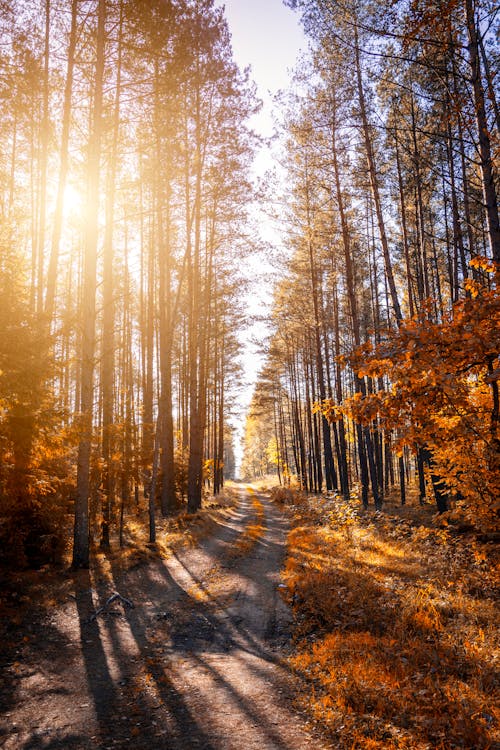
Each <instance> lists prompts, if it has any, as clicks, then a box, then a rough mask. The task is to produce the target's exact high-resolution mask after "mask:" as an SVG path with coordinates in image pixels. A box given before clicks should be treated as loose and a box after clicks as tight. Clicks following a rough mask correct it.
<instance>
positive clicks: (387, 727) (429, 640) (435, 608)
mask: <svg viewBox="0 0 500 750" xmlns="http://www.w3.org/2000/svg"><path fill="white" fill-rule="evenodd" d="M291 513H292V514H293V519H294V524H293V526H294V527H293V530H292V531H291V532H290V535H289V540H288V558H287V564H286V569H285V572H284V580H285V583H286V584H287V586H288V591H289V598H290V602H291V603H292V605H293V607H294V610H295V614H296V631H295V638H296V644H295V645H296V649H295V653H294V656H293V657H292V659H291V664H292V667H293V669H294V670H295V671H296V672H297V673H298V674H300V675H301V676H302V677H304V678H305V689H304V691H303V694H302V696H301V701H302V703H304V704H305V705H306V706H307V708H308V710H309V711H310V713H311V714H312V716H313V717H314V718H315V719H316V720H317V721H318V722H319V723H321V724H322V725H323V726H324V727H326V728H327V730H328V731H329V733H330V734H331V736H332V739H333V740H334V742H335V747H338V748H340V749H341V750H342V749H343V748H346V749H347V748H348V749H349V750H355V749H356V748H359V749H361V748H363V749H365V750H379V749H380V750H382V748H383V749H384V750H396V749H398V750H403V749H404V750H424V749H426V750H427V749H430V748H436V749H439V750H449V749H450V750H451V748H470V749H471V750H472V749H473V748H474V750H479V749H480V748H481V749H484V750H486V749H488V748H491V749H492V748H493V747H495V746H497V745H496V744H495V741H498V740H499V734H498V722H499V718H500V716H499V713H498V672H496V671H495V666H496V665H497V663H498V661H497V660H498V628H497V619H496V618H497V611H496V608H495V585H496V583H497V582H498V578H497V572H498V569H497V568H496V567H495V553H494V550H493V548H492V547H491V546H488V545H486V544H481V543H479V542H478V541H477V540H476V539H475V538H474V537H472V536H468V537H467V538H465V537H463V536H460V535H457V534H456V533H454V532H453V530H452V529H449V528H447V527H446V526H444V527H443V526H441V525H440V526H433V525H432V510H431V509H430V508H427V507H424V508H423V509H420V508H418V507H415V506H410V507H406V508H404V509H402V511H401V512H400V511H399V509H396V508H395V507H394V508H392V512H391V509H389V512H386V513H383V514H380V513H374V512H371V511H370V512H367V513H362V512H360V510H359V509H358V506H357V505H355V504H345V503H344V502H343V501H342V500H341V499H340V498H310V499H307V500H305V501H303V502H300V503H298V504H296V505H293V506H291ZM419 517H421V518H422V521H423V525H419V523H418V521H419Z"/></svg>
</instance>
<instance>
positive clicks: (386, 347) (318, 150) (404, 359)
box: [258, 0, 499, 510]
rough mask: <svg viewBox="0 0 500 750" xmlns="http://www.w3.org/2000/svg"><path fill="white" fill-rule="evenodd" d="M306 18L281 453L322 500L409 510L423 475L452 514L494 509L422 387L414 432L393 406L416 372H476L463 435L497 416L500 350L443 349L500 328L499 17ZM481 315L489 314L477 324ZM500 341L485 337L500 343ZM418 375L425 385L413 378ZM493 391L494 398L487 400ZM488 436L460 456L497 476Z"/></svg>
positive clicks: (279, 315) (419, 9) (341, 13)
mask: <svg viewBox="0 0 500 750" xmlns="http://www.w3.org/2000/svg"><path fill="white" fill-rule="evenodd" d="M288 4H289V5H290V6H291V7H293V8H296V9H298V10H299V11H300V12H301V14H302V20H303V23H304V27H305V29H306V32H307V33H308V34H309V36H310V39H311V54H310V61H309V63H308V66H309V67H306V65H303V66H302V70H301V73H300V76H298V79H297V86H296V91H297V92H298V93H296V94H294V95H293V96H292V95H291V96H290V98H289V102H288V104H287V106H286V108H285V110H284V130H285V133H286V135H287V139H288V140H287V146H286V153H285V154H284V157H283V160H284V162H285V163H286V167H287V170H288V176H289V185H291V196H287V201H286V203H287V205H288V208H289V211H288V214H287V216H286V219H285V224H284V226H285V227H286V228H287V230H288V246H289V249H290V262H289V266H288V270H287V273H286V278H285V279H284V280H283V281H282V282H281V283H280V284H279V285H278V289H277V292H276V296H275V299H276V304H275V309H274V311H273V326H274V338H273V343H272V346H271V350H270V354H269V358H268V362H267V365H266V369H265V372H266V373H267V374H266V375H265V376H263V377H264V381H265V382H266V383H268V378H269V373H274V376H273V378H272V382H273V385H272V387H273V389H274V392H275V393H276V394H278V398H279V402H280V407H279V408H280V409H281V411H282V412H283V414H284V415H286V416H285V426H284V429H276V432H275V440H276V441H277V443H278V444H279V446H280V451H281V453H282V454H283V455H285V459H284V460H285V462H286V463H288V464H289V465H290V466H291V467H293V471H294V473H295V474H296V475H297V476H298V478H299V481H300V483H301V484H302V485H303V486H304V487H305V488H306V489H309V490H321V489H322V488H326V489H332V488H333V489H334V490H336V491H338V492H343V493H344V495H346V494H347V493H348V492H349V491H350V490H351V489H352V487H353V484H354V483H359V486H360V491H361V497H362V501H363V503H364V504H365V505H367V504H368V502H369V498H372V499H373V501H374V503H375V505H376V506H377V507H380V506H381V504H382V501H383V498H384V495H386V493H387V492H388V491H389V489H390V488H391V487H393V486H394V485H396V484H398V485H399V489H400V493H401V500H402V502H404V501H405V498H406V492H405V490H406V484H407V482H408V481H409V478H410V476H411V474H412V473H413V471H414V469H415V467H416V468H417V470H418V474H419V478H420V492H421V497H424V496H425V493H426V482H425V476H426V474H427V473H428V474H429V476H431V475H432V476H434V477H435V478H436V480H439V482H440V484H439V486H437V485H436V483H434V489H435V493H436V499H437V501H438V506H439V509H440V510H443V509H445V508H446V507H447V503H448V499H449V497H450V496H455V497H458V498H460V497H461V496H462V497H463V498H465V501H466V502H470V504H471V507H474V508H476V509H477V507H478V503H479V497H480V496H482V493H483V494H484V492H486V490H485V489H484V488H485V487H486V484H487V481H486V479H484V477H483V480H481V481H484V482H486V484H484V486H483V490H481V491H479V490H478V489H477V487H476V489H474V490H473V489H472V487H471V485H470V482H472V473H474V472H475V471H476V469H477V470H478V471H479V468H478V466H479V464H478V465H477V466H476V464H474V465H475V466H476V469H472V467H469V472H468V473H467V471H466V469H465V467H464V466H463V465H462V462H460V461H458V460H457V461H456V462H455V467H454V468H453V466H452V463H453V456H452V454H453V449H451V445H454V444H455V443H454V442H453V441H454V440H455V438H451V433H450V434H448V433H447V435H448V437H446V436H445V433H444V432H443V433H439V435H438V433H436V434H433V436H431V435H430V433H429V432H427V431H426V429H425V428H424V426H423V424H422V423H421V422H419V421H418V420H417V418H416V413H415V412H414V410H413V406H412V403H413V402H411V399H412V398H415V399H417V402H418V403H421V404H422V408H425V407H424V400H422V401H421V402H420V401H419V399H420V396H417V394H416V392H415V393H413V391H411V389H410V390H409V391H408V401H405V400H404V399H403V397H402V396H401V398H402V401H401V409H402V412H405V413H406V420H407V422H405V420H404V419H403V415H401V418H402V420H403V421H402V422H398V421H397V420H396V421H394V422H391V421H390V420H388V419H387V414H386V412H385V411H384V408H385V407H384V406H383V405H384V404H386V403H387V401H386V399H387V398H388V396H386V395H384V394H391V393H394V399H395V400H396V401H397V398H398V395H397V394H401V393H403V391H402V390H401V389H403V390H404V388H406V387H407V385H408V384H407V382H406V381H404V382H403V380H401V378H403V379H404V377H406V376H405V375H404V373H405V367H406V366H408V367H410V362H412V363H414V368H417V369H418V368H419V366H422V368H423V367H424V363H425V367H426V368H427V370H426V371H428V372H429V377H431V375H432V372H433V370H435V373H436V377H437V378H439V377H441V376H439V375H438V374H437V373H439V372H446V373H447V375H446V377H449V378H452V379H453V378H454V375H453V372H454V369H455V368H458V369H457V370H456V382H455V380H453V382H454V383H455V385H454V388H456V390H457V398H458V391H460V390H461V389H462V388H465V389H466V391H467V394H464V398H465V399H466V401H467V404H466V403H465V401H464V402H461V404H460V405H457V404H455V407H456V414H455V419H456V420H458V422H460V423H463V424H464V423H465V422H464V420H465V421H467V420H469V419H470V420H472V421H471V423H470V424H469V427H471V424H472V422H474V420H476V419H478V420H479V421H481V417H480V415H481V414H482V413H483V412H482V410H483V408H484V409H485V410H486V412H488V413H491V414H493V415H495V414H496V411H497V409H496V405H495V404H496V402H497V401H498V398H497V395H496V385H495V382H496V378H497V375H496V373H497V371H498V352H497V353H496V354H495V355H492V356H493V360H492V361H491V362H490V364H489V365H488V364H487V361H486V359H485V358H484V357H482V358H480V361H479V360H478V359H477V356H476V354H477V353H473V352H472V350H471V349H470V348H469V347H465V350H464V359H463V360H461V364H460V365H459V364H457V362H456V360H455V354H454V353H453V352H452V350H451V349H447V348H446V347H444V348H439V347H438V348H436V347H435V346H434V344H431V341H430V339H431V338H432V334H431V331H433V332H435V334H436V336H438V335H439V336H441V335H442V336H451V337H453V336H454V335H455V334H454V333H453V332H454V331H455V332H457V331H458V330H462V329H461V326H464V325H465V327H466V329H467V330H469V329H470V331H471V332H472V330H476V318H477V315H480V313H479V312H478V311H479V310H481V309H482V310H483V311H484V313H485V314H486V311H488V313H487V314H488V315H490V314H491V315H492V316H493V321H494V322H493V323H492V325H493V328H494V327H495V326H498V310H496V308H495V303H494V302H492V298H493V299H496V297H497V295H498V291H497V288H498V265H497V268H496V274H497V275H496V277H495V264H498V254H497V250H496V242H497V239H496V237H497V227H498V189H499V181H498V180H499V178H498V168H497V162H498V103H497V99H496V88H497V87H496V85H495V84H496V83H497V76H498V45H497V41H496V37H495V30H498V18H497V16H496V13H495V9H494V8H493V6H491V5H490V4H489V3H488V2H482V1H481V2H476V3H473V2H469V0H457V1H456V2H453V3H446V4H442V6H441V5H440V4H438V5H437V6H436V4H435V3H433V4H428V3H418V4H412V5H411V6H410V5H408V6H407V5H405V4H395V5H392V6H391V7H390V8H388V7H387V4H386V3H378V2H376V3H359V2H350V1H349V2H345V3H337V2H323V1H322V0H321V1H320V0H303V1H301V0H290V2H289V3H288ZM492 264H493V265H492ZM492 272H493V273H492ZM471 295H472V296H474V295H475V297H474V299H475V301H474V305H473V307H474V310H475V311H476V312H474V313H473V314H472V310H471V308H470V306H471V305H472V303H469V302H467V300H468V299H469V298H470V297H471ZM299 300H300V302H299ZM469 312H470V313H471V315H473V318H471V319H470V320H468V319H467V322H464V320H465V319H466V318H467V315H468V313H469ZM464 316H465V318H464ZM413 326H414V327H415V331H417V330H418V331H419V334H418V336H419V337H420V338H419V344H418V347H421V348H422V351H423V353H422V357H421V358H418V357H416V358H415V359H413V357H414V353H413V350H411V351H410V350H408V351H406V350H405V346H406V344H407V345H408V346H410V343H409V341H408V340H407V339H406V338H405V335H404V333H403V332H406V331H409V330H413V328H412V327H413ZM493 328H491V329H488V331H489V333H486V334H484V337H485V338H486V339H488V337H489V338H490V339H491V341H492V342H494V339H495V336H494V333H493ZM399 330H400V331H401V332H400V333H398V331H399ZM427 330H428V332H429V337H430V338H428V337H427V336H426V331H427ZM462 333H463V331H462ZM458 335H462V334H458ZM474 335H475V334H474ZM477 335H478V336H479V334H477ZM482 340H483V339H482ZM403 341H405V342H406V344H403ZM425 342H427V344H426V343H425ZM414 345H415V346H417V344H416V343H415V342H414ZM412 346H413V344H412ZM426 346H428V347H429V351H427V350H426V349H425V348H426ZM494 348H495V347H494V346H493V349H494ZM419 350H420V349H419ZM353 351H355V352H356V354H355V355H354V356H353V357H351V356H350V354H351V353H352V352H353ZM384 352H385V353H384ZM434 356H435V357H436V361H435V363H434V365H433V359H432V357H434ZM364 358H366V365H365V364H364ZM380 358H382V361H383V362H382V363H380V362H379V366H376V365H375V362H376V361H379V360H380ZM371 362H372V363H373V366H371V365H370V364H369V363H371ZM487 367H489V368H490V369H491V372H490V374H489V375H486V368H487ZM464 368H465V370H464ZM481 368H482V369H481ZM410 369H411V368H410ZM464 372H467V373H469V374H468V375H467V376H464V378H465V379H464V380H461V375H460V373H464ZM480 373H482V374H480ZM413 377H415V378H417V380H418V377H419V376H417V372H416V371H414V372H413V374H412V375H410V373H408V378H413ZM476 379H477V382H476ZM484 379H486V380H488V382H489V383H490V387H489V388H484V387H483V386H480V383H481V382H483V380H484ZM264 381H263V382H264ZM398 383H399V385H398ZM266 387H267V388H268V387H269V386H268V385H266ZM476 387H479V389H480V390H481V394H482V395H481V399H483V398H484V399H485V401H484V402H483V401H481V404H479V402H478V401H477V400H476V395H477V394H476ZM261 388H262V385H261V384H259V385H258V390H259V389H261ZM404 392H406V391H404ZM423 393H427V392H426V391H425V389H424V392H423ZM412 394H413V395H412ZM474 394H476V395H474ZM421 396H422V398H423V395H422V394H421ZM478 398H479V396H478ZM481 399H480V400H481ZM426 403H427V407H426V408H427V409H428V410H429V415H428V416H429V419H433V418H435V419H436V420H439V419H441V418H442V419H448V418H449V419H451V421H452V422H453V419H452V417H451V414H448V412H447V411H446V410H445V412H443V410H442V406H438V404H437V402H434V401H433V399H432V398H431V395H430V392H429V394H428V396H427V402H426ZM379 407H380V408H379ZM455 407H451V406H450V408H455ZM415 408H416V407H415ZM445 413H446V415H447V416H446V417H445ZM326 420H328V422H329V425H328V426H326ZM403 422H404V424H403ZM458 422H457V424H458ZM487 422H488V423H489V421H488V420H487ZM493 422H494V423H495V424H496V417H494V418H493ZM450 424H451V423H450ZM463 424H462V426H463ZM457 429H458V428H457ZM486 429H487V431H488V430H489V429H490V428H489V427H487V428H486ZM494 429H495V430H496V427H495V428H494ZM321 431H323V439H322V440H321V439H320V435H321ZM476 433H477V434H476V435H475V437H474V430H473V429H472V427H471V429H468V428H467V429H466V428H465V427H464V429H463V430H462V431H461V433H460V434H461V438H460V440H465V443H463V444H462V443H461V445H462V448H461V449H460V450H461V451H465V452H466V453H467V455H469V452H472V453H474V451H479V453H480V454H481V455H482V456H483V458H478V461H479V463H481V461H483V464H482V465H484V466H488V467H489V468H488V469H487V471H490V472H493V474H495V472H498V462H497V461H496V459H495V460H493V459H492V456H491V451H493V452H495V451H497V448H498V446H497V447H492V446H493V444H495V445H496V442H495V440H493V442H491V440H490V439H489V438H488V440H487V445H488V446H489V447H488V448H487V450H486V448H485V450H486V452H487V453H488V456H489V457H488V458H486V457H485V456H486V454H484V453H482V452H481V450H480V449H479V447H477V446H476V445H475V444H476V442H478V444H479V443H481V441H482V440H483V438H482V437H480V434H479V433H481V434H482V431H476ZM466 434H467V437H465V435H466ZM410 435H411V437H410ZM325 436H326V439H325ZM330 438H331V446H332V449H330V447H329V444H328V443H329V439H330ZM456 439H458V437H457V438H456ZM447 443H448V444H447ZM465 445H467V448H466V447H465ZM485 446H486V443H485ZM410 449H411V451H412V452H413V454H414V456H413V455H412V453H410ZM450 450H451V452H450ZM455 450H458V449H457V448H456V449H455ZM445 454H446V456H447V457H446V459H445V458H444V456H445ZM330 456H331V457H332V458H331V459H330ZM330 460H332V462H333V467H332V468H328V467H329V465H330ZM425 464H427V465H429V466H430V469H429V471H428V472H425V471H424V465H425ZM495 467H496V468H495ZM481 471H482V470H481ZM481 476H483V474H481ZM328 477H330V479H328ZM491 481H492V482H493V485H494V486H496V485H495V482H496V481H497V480H496V479H494V478H492V479H491ZM488 486H489V485H488ZM488 493H489V496H490V497H492V496H493V494H494V493H493V494H492V491H490V490H488V491H487V494H488ZM488 502H489V501H488Z"/></svg>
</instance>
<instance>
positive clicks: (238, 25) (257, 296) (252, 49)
mask: <svg viewBox="0 0 500 750" xmlns="http://www.w3.org/2000/svg"><path fill="white" fill-rule="evenodd" d="M218 4H219V5H224V6H225V11H226V19H227V22H228V25H229V30H230V32H231V41H232V47H233V53H234V58H235V60H236V62H237V64H238V65H239V67H240V68H242V69H243V68H245V67H247V66H248V65H249V66H250V67H251V72H250V76H251V78H252V80H253V81H254V82H255V83H256V85H257V93H258V96H259V98H260V99H261V100H262V102H263V107H262V110H261V111H260V112H259V114H258V115H256V116H255V117H254V118H253V119H252V122H251V125H252V127H253V128H254V130H256V131H257V132H258V133H259V134H260V135H262V136H264V137H269V136H271V135H272V134H273V116H272V112H273V97H274V95H275V94H276V93H277V92H278V91H279V90H280V89H286V88H288V86H289V83H290V77H291V72H292V69H293V68H294V67H295V65H296V62H297V58H298V55H299V53H300V50H304V49H306V47H307V43H306V40H305V37H304V34H303V31H302V28H301V26H300V23H299V14H298V13H296V12H294V11H292V10H290V8H287V7H286V6H285V5H284V4H283V3H282V1H281V0H226V1H225V2H219V3H218ZM271 161H272V154H271V151H270V148H269V147H267V146H263V147H262V149H261V151H260V153H258V154H257V156H256V159H255V163H254V173H255V176H256V178H257V179H258V178H259V177H262V176H263V174H264V172H265V170H266V168H268V167H269V166H271ZM261 216H263V214H262V215H261ZM258 223H259V226H260V228H261V231H262V236H263V238H264V239H265V240H267V241H268V242H269V241H271V242H273V241H274V240H273V229H272V228H271V227H266V226H265V220H264V221H262V219H261V217H259V220H258ZM275 241H279V240H278V238H277V237H275ZM259 264H260V266H261V267H260V271H261V272H262V264H261V259H259ZM250 266H251V264H249V268H248V273H249V275H251V274H252V269H251V267H250ZM271 295H272V287H271V284H269V285H266V284H265V283H264V284H262V283H260V284H259V289H258V290H257V289H255V290H253V291H252V292H251V293H250V296H249V298H248V300H247V307H248V310H249V311H250V312H252V313H255V312H257V311H259V313H262V312H263V311H265V310H266V306H268V309H269V306H270V304H271ZM264 333H265V328H264V327H263V326H262V325H260V326H259V325H254V326H253V327H252V328H251V329H250V330H248V331H246V332H245V333H244V334H243V336H242V338H241V341H242V348H243V352H242V362H243V367H244V371H245V372H244V380H245V387H244V389H243V391H242V394H241V404H240V406H241V413H240V416H239V418H238V420H237V423H236V426H237V432H238V434H239V438H240V440H241V438H242V437H243V428H244V413H245V410H246V408H247V407H248V405H249V403H250V399H251V395H252V391H253V385H254V383H255V381H256V378H257V374H258V371H259V369H260V367H261V366H262V364H263V363H262V359H261V357H260V356H259V355H258V353H257V348H258V347H257V345H256V344H255V343H253V342H254V339H256V338H259V336H262V335H263V334H264ZM236 458H237V464H238V463H239V461H240V460H241V446H240V445H236Z"/></svg>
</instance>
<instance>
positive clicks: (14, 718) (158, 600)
mask: <svg viewBox="0 0 500 750" xmlns="http://www.w3.org/2000/svg"><path fill="white" fill-rule="evenodd" d="M259 499H260V501H261V502H262V503H263V504H264V507H265V529H264V531H263V534H262V535H261V536H260V538H259V539H258V540H257V542H256V543H255V544H254V546H253V547H252V548H251V549H250V551H248V550H247V552H246V554H244V555H241V556H234V553H233V550H234V543H235V542H236V541H237V540H238V539H241V538H242V534H244V532H245V527H246V526H247V525H248V523H249V522H251V521H252V518H253V513H254V511H253V506H252V503H251V500H250V497H249V495H248V494H247V493H246V492H245V491H244V490H241V502H240V503H239V505H238V506H237V508H236V509H235V510H234V511H233V512H232V514H231V515H230V516H227V517H226V518H225V519H224V520H221V521H220V523H219V524H218V525H217V528H216V532H215V534H214V535H213V536H211V537H210V538H209V539H207V540H205V541H204V542H203V543H202V544H201V545H200V546H199V547H197V548H195V549H187V550H181V551H180V552H177V553H176V554H175V555H174V556H173V557H171V558H170V559H168V560H155V561H153V562H151V561H150V562H148V563H144V564H141V565H139V566H138V567H136V568H134V569H132V570H129V571H127V572H126V573H119V572H118V571H111V576H109V574H108V575H107V576H103V578H102V579H97V580H94V579H91V577H90V576H89V575H87V574H86V573H84V574H82V573H80V574H79V576H75V578H74V582H75V586H74V589H73V595H72V596H71V597H67V598H66V600H65V601H64V602H63V603H59V604H58V605H57V606H54V608H53V609H52V613H51V615H50V616H49V617H44V618H43V619H41V620H37V619H36V617H35V616H33V617H32V621H31V622H30V621H29V619H28V620H27V619H26V618H24V619H23V620H22V622H21V623H18V624H14V625H13V624H10V625H9V624H7V626H6V627H5V628H4V648H3V649H2V657H0V665H1V667H2V672H1V674H2V676H1V681H0V716H1V724H0V747H2V748H4V750H20V749H22V750H35V749H36V750H38V749H39V750H42V749H43V750H49V748H50V749H56V748H58V749H59V750H63V749H64V750H77V749H78V750H80V749H81V750H87V749H90V748H102V749H103V750H104V748H110V749H111V748H131V749H135V748H137V750H143V749H145V748H148V750H154V749H155V748H165V749H167V748H168V749H171V750H188V748H189V749H190V750H191V748H200V749H202V750H257V749H258V750H271V749H272V750H302V749H304V750H307V748H318V750H320V749H321V748H325V747H326V745H325V744H324V743H323V742H322V741H321V740H320V739H319V738H318V737H314V736H313V734H312V733H311V731H310V730H308V729H307V727H306V725H305V721H304V720H303V719H302V718H301V717H300V716H298V715H297V714H296V713H295V712H294V710H293V703H292V699H291V695H292V693H293V677H292V676H291V675H290V674H289V672H288V670H287V667H286V664H285V661H284V659H283V654H284V652H286V649H287V644H288V642H289V628H290V624H291V615H290V612H289V610H288V609H287V607H286V606H285V604H284V603H283V601H282V599H281V597H280V593H279V585H280V584H279V570H280V566H281V563H282V560H283V555H284V542H285V536H286V520H285V519H284V517H283V515H282V514H281V513H280V511H279V509H278V508H276V507H275V506H273V505H272V504H271V503H270V502H269V501H268V500H267V499H266V498H265V497H264V496H259ZM114 592H119V593H120V594H121V595H122V596H123V597H126V598H127V599H128V600H130V601H131V602H132V603H133V604H134V607H133V608H129V607H127V606H126V605H123V604H122V603H121V602H120V601H115V602H114V603H113V604H111V605H110V606H109V607H108V609H107V610H106V611H105V612H102V613H101V614H99V615H98V616H97V617H94V618H93V619H92V615H93V614H94V613H95V612H96V610H97V609H98V608H99V607H101V606H102V605H103V604H104V603H105V602H106V600H107V599H108V598H109V596H110V595H111V594H112V593H114ZM33 611H35V610H33ZM4 625H5V624H4Z"/></svg>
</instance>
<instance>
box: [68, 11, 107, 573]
mask: <svg viewBox="0 0 500 750" xmlns="http://www.w3.org/2000/svg"><path fill="white" fill-rule="evenodd" d="M105 42H106V0H99V8H98V21H97V52H96V64H95V79H94V96H93V113H92V128H91V132H90V138H89V146H88V163H87V207H88V208H87V216H86V224H85V238H84V270H83V299H82V316H83V320H82V343H81V402H80V411H81V422H80V429H81V433H80V442H79V445H78V464H77V478H76V498H75V525H74V540H73V567H74V568H88V566H89V552H90V549H89V543H90V538H89V481H90V456H91V449H92V418H93V406H94V403H93V402H94V355H95V316H96V280H97V243H98V214H99V183H100V158H101V138H102V104H103V81H104V60H105V46H106V44H105Z"/></svg>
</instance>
